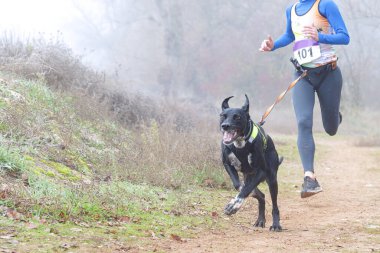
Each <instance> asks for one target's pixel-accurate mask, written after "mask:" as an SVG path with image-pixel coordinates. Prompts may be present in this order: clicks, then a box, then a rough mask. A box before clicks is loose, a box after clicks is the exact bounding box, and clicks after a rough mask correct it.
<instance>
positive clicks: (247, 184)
mask: <svg viewBox="0 0 380 253" xmlns="http://www.w3.org/2000/svg"><path fill="white" fill-rule="evenodd" d="M263 177H264V173H263V172H262V171H261V170H259V172H258V173H257V174H249V175H247V176H246V177H245V181H244V185H243V187H242V188H241V191H240V192H239V194H238V195H236V197H235V198H233V199H232V200H231V201H230V202H229V203H228V204H227V205H226V207H225V208H224V213H225V214H227V215H232V214H234V213H236V212H237V211H238V210H239V209H240V207H241V206H242V205H243V202H244V200H245V198H246V197H248V195H249V194H250V193H251V192H252V191H253V190H254V189H255V188H256V187H257V186H258V185H259V183H260V182H261V181H262V179H263Z"/></svg>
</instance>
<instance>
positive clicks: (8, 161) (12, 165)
mask: <svg viewBox="0 0 380 253" xmlns="http://www.w3.org/2000/svg"><path fill="white" fill-rule="evenodd" d="M26 166H27V161H26V160H25V158H24V157H23V155H22V154H20V151H19V150H17V149H16V148H7V147H4V146H0V169H1V170H0V173H6V172H14V173H20V172H22V171H25V169H26ZM0 175H1V174H0Z"/></svg>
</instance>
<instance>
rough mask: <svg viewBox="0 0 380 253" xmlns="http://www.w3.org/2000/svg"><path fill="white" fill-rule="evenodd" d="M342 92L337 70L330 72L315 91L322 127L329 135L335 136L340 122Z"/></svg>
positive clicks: (340, 75)
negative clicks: (319, 107)
mask: <svg viewBox="0 0 380 253" xmlns="http://www.w3.org/2000/svg"><path fill="white" fill-rule="evenodd" d="M341 91H342V74H341V72H340V69H339V68H336V69H335V70H332V71H331V72H330V73H328V75H327V76H326V78H325V79H324V80H323V82H322V83H321V85H320V86H319V87H318V89H317V94H318V98H319V103H320V106H321V114H322V121H323V127H324V128H325V131H326V133H328V134H329V135H335V134H336V132H337V130H338V127H339V124H340V122H341V115H340V113H339V106H340V97H341Z"/></svg>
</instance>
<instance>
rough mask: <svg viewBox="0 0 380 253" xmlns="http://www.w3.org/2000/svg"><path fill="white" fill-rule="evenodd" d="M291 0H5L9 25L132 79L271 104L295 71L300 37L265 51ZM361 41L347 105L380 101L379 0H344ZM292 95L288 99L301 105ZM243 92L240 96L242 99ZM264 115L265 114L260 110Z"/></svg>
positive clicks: (347, 80) (201, 98)
mask: <svg viewBox="0 0 380 253" xmlns="http://www.w3.org/2000/svg"><path fill="white" fill-rule="evenodd" d="M294 2H295V1H294V0H293V1H290V0H276V1H274V0H272V1H269V0H266V1H262V0H250V1H247V0H191V1H188V0H107V1H106V0H91V1H89V0H79V1H63V0H62V1H59V0H55V1H48V0H36V1H27V0H24V1H22V0H16V1H12V2H9V1H1V3H2V8H1V11H0V17H1V20H0V23H1V26H0V28H1V30H2V31H3V32H4V33H14V34H17V35H18V36H21V37H33V36H36V35H38V36H41V34H42V35H43V36H45V37H47V38H49V37H60V38H62V40H64V42H65V43H67V44H68V45H69V46H70V47H71V48H73V50H74V51H75V52H76V53H77V54H80V55H82V57H83V58H82V59H83V61H84V62H85V63H86V64H89V65H90V66H92V67H94V68H96V69H98V70H100V71H103V70H104V71H105V73H106V78H107V79H108V80H112V81H113V82H115V83H116V84H117V85H118V86H119V87H121V88H122V89H125V90H128V91H133V92H141V93H144V94H146V95H148V96H151V97H162V98H165V99H173V100H175V99H178V100H184V101H185V100H186V101H191V102H192V103H200V102H205V101H207V102H208V103H210V104H212V105H215V106H219V105H220V102H221V100H222V99H223V98H225V97H227V96H230V95H235V96H237V97H238V98H239V100H238V101H237V102H238V104H240V103H242V99H243V94H244V93H247V94H248V95H249V96H250V98H251V103H252V107H253V108H260V110H261V108H266V107H267V106H269V105H270V104H272V103H273V101H274V99H275V97H276V96H277V95H278V94H279V93H281V92H282V91H283V90H285V89H286V88H287V86H288V85H289V83H290V82H291V81H292V78H293V77H292V72H293V66H292V65H291V63H290V62H289V58H290V57H291V55H292V49H291V45H289V46H288V47H285V48H282V49H279V50H277V51H275V52H272V53H262V52H259V50H258V48H259V47H260V44H261V41H262V40H263V39H265V38H266V37H267V35H269V34H270V35H272V37H273V38H274V39H276V38H278V37H279V36H280V35H281V34H282V33H283V31H284V30H285V25H286V17H285V9H286V8H287V6H289V5H290V4H292V3H294ZM335 2H336V3H337V4H338V6H339V8H340V11H341V13H342V16H343V18H344V20H345V22H346V26H347V28H348V31H349V34H350V37H351V42H350V44H349V45H348V46H336V49H337V51H338V56H339V61H338V64H339V66H340V67H341V70H342V73H343V79H344V88H343V97H342V110H343V111H352V110H357V108H366V109H370V110H377V108H378V107H379V105H380V99H379V95H380V92H379V88H380V85H379V79H380V78H379V77H380V74H379V71H378V70H377V67H378V66H379V63H380V54H379V49H380V43H379V40H380V14H379V13H380V7H379V4H378V1H376V0H362V1H357V0H345V1H342V0H341V1H340V0H336V1H335ZM290 97H291V95H290V94H289V95H287V98H286V99H285V101H284V102H283V103H282V104H281V107H282V108H291V102H290ZM233 103H234V102H232V104H233ZM256 118H257V117H256Z"/></svg>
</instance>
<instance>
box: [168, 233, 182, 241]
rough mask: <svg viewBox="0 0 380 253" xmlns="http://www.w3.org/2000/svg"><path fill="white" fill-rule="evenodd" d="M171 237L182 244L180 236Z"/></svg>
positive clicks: (172, 235)
mask: <svg viewBox="0 0 380 253" xmlns="http://www.w3.org/2000/svg"><path fill="white" fill-rule="evenodd" d="M170 237H171V238H172V239H173V240H175V241H177V242H182V238H181V237H180V236H179V235H175V234H171V235H170Z"/></svg>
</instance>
